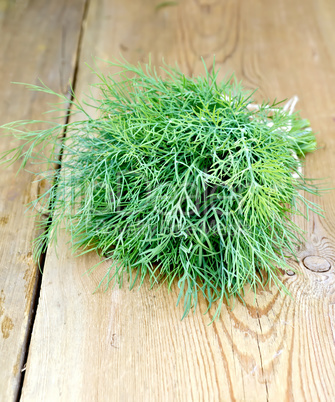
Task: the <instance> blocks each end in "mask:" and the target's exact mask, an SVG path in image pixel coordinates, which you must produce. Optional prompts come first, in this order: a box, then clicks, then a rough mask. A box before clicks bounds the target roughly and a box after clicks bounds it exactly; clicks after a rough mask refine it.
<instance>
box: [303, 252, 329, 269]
mask: <svg viewBox="0 0 335 402" xmlns="http://www.w3.org/2000/svg"><path fill="white" fill-rule="evenodd" d="M303 264H304V266H305V267H306V268H307V269H309V270H311V271H313V272H327V271H329V270H330V268H331V265H330V263H329V261H327V260H326V259H325V258H323V257H319V256H317V255H309V256H308V257H305V258H304V259H303Z"/></svg>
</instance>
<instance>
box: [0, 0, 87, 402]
mask: <svg viewBox="0 0 335 402" xmlns="http://www.w3.org/2000/svg"><path fill="white" fill-rule="evenodd" d="M84 5H85V0H75V1H73V2H71V5H67V1H66V0H50V1H43V0H36V1H34V2H27V1H20V2H13V1H10V0H2V1H0V38H1V41H0V93H1V97H0V124H4V123H8V122H10V121H13V120H19V119H41V118H43V117H42V112H44V111H45V110H47V105H46V102H50V101H53V99H50V97H49V98H48V97H47V96H45V95H43V94H41V93H33V92H31V91H28V90H26V89H25V88H24V87H23V86H18V85H13V84H11V81H19V82H27V83H36V84H37V79H38V78H41V79H43V80H44V81H46V82H48V84H49V85H50V86H51V87H52V88H53V89H54V90H56V91H61V92H64V93H66V92H67V89H68V88H67V87H68V83H69V80H70V79H71V78H72V77H73V72H74V67H75V59H76V51H77V44H78V38H79V32H80V27H81V20H82V16H83V10H84ZM16 145H17V144H15V141H13V140H11V138H10V137H4V136H2V141H1V143H0V152H3V151H5V150H7V149H10V148H12V147H14V146H16ZM18 166H19V165H18V164H15V165H13V166H12V167H10V168H9V169H7V170H4V169H3V168H2V169H0V239H1V242H0V259H1V263H0V328H1V332H0V400H1V401H6V402H7V401H13V400H16V398H17V395H18V392H19V390H20V386H21V385H20V381H21V376H22V373H21V368H22V364H23V360H24V358H25V354H26V346H27V340H28V338H29V332H28V331H29V330H30V321H31V319H32V307H33V301H34V294H35V291H36V286H37V283H38V274H37V273H38V270H37V266H36V264H34V263H33V261H32V258H31V241H32V239H33V237H34V236H35V234H36V233H35V229H34V218H33V217H32V216H31V215H32V214H31V213H26V214H25V213H24V212H25V210H26V204H27V203H28V202H30V201H31V200H32V199H33V198H35V197H36V195H37V192H38V191H39V189H38V188H37V186H36V184H32V183H31V181H32V175H31V174H29V173H21V174H20V175H18V176H16V171H17V169H18ZM28 169H31V170H33V169H34V166H32V165H29V166H28Z"/></svg>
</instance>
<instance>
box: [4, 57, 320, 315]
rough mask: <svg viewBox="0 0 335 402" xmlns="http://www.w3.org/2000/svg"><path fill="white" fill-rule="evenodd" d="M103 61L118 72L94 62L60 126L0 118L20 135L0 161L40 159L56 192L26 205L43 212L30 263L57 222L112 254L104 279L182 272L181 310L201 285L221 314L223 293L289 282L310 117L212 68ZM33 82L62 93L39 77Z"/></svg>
mask: <svg viewBox="0 0 335 402" xmlns="http://www.w3.org/2000/svg"><path fill="white" fill-rule="evenodd" d="M111 65H113V66H114V67H117V68H118V70H119V73H117V74H114V75H108V76H106V75H103V74H101V73H100V72H96V71H94V73H95V74H96V75H97V76H98V78H99V83H98V84H95V85H94V86H95V87H97V88H98V90H99V92H100V97H99V98H95V97H93V96H90V97H89V100H88V101H87V102H84V103H83V104H82V103H80V102H79V101H78V100H77V99H76V97H75V95H74V94H73V98H72V100H71V101H70V104H71V112H68V111H67V110H66V108H65V107H64V114H71V118H70V119H69V121H67V122H66V123H57V122H55V121H53V122H47V123H48V126H47V128H46V129H42V130H40V131H36V130H29V126H30V125H31V124H36V123H37V122H36V121H19V122H13V123H9V124H6V125H4V126H2V129H5V130H9V132H10V134H11V135H14V136H15V137H16V138H17V139H18V140H20V142H19V145H18V146H17V147H16V148H14V149H12V150H10V151H8V152H6V153H5V154H3V155H2V161H3V162H5V163H14V162H15V161H17V160H18V159H19V160H20V161H21V165H20V169H21V168H25V167H26V164H27V161H28V160H31V161H32V162H33V163H41V164H44V165H43V166H45V163H47V166H48V168H47V169H46V170H44V171H43V172H42V177H43V180H45V179H47V180H48V181H49V183H50V188H49V189H48V190H47V191H46V192H45V193H44V194H42V195H41V196H40V197H39V198H38V199H37V200H34V201H33V203H32V206H36V205H37V204H38V205H43V208H44V212H47V213H48V214H49V215H50V217H51V218H50V225H49V226H48V227H47V229H46V230H45V231H44V232H43V234H41V235H40V236H39V237H38V238H36V239H35V242H34V258H35V260H36V261H38V260H39V257H40V255H41V253H43V252H45V250H46V248H47V247H48V246H49V245H50V244H51V243H52V242H53V241H56V240H57V234H58V232H59V229H60V227H63V226H64V227H65V228H66V229H67V230H68V231H69V233H70V235H71V247H72V249H73V250H74V251H75V252H76V253H85V252H89V251H96V252H97V253H98V254H99V256H101V261H104V260H106V259H107V260H108V261H110V264H109V268H108V270H107V272H106V275H105V276H104V277H103V278H102V280H101V284H105V285H107V286H108V284H109V283H110V282H113V283H118V284H119V285H122V283H123V277H124V274H125V273H126V274H127V277H128V280H129V282H130V288H132V287H133V286H134V285H135V283H138V284H139V285H141V284H142V283H143V281H144V278H145V277H147V276H148V277H149V279H150V281H151V284H152V285H154V284H155V283H161V282H166V283H167V285H168V288H170V287H171V285H172V282H173V281H178V287H179V290H180V292H179V296H178V300H177V303H179V302H180V301H181V300H182V301H183V304H184V316H185V315H186V314H187V313H188V312H189V311H190V310H192V309H195V308H196V306H197V303H198V294H199V293H200V294H202V295H203V296H204V297H205V299H206V300H207V302H208V309H209V308H210V307H211V306H212V304H213V303H214V302H218V304H217V305H216V306H217V309H216V314H215V315H216V316H218V315H219V313H220V308H221V304H222V302H223V301H224V300H226V301H229V299H230V298H231V297H232V296H233V297H239V298H241V299H243V296H244V287H245V285H246V284H249V285H250V287H251V289H252V290H254V291H256V289H257V287H258V286H264V284H265V283H274V284H275V285H276V286H278V287H279V288H280V289H284V290H286V289H285V287H284V285H283V283H282V281H281V276H282V274H281V270H286V269H289V265H288V262H287V259H288V258H292V257H293V258H297V257H296V249H297V246H298V245H299V244H300V243H301V240H302V238H303V231H302V229H301V228H299V227H298V226H297V225H296V224H295V223H294V220H293V219H294V218H293V217H294V215H303V216H305V217H306V218H308V213H309V211H310V210H312V211H315V212H317V213H320V212H321V210H320V208H319V207H318V206H317V205H316V204H314V203H312V202H310V201H308V200H307V199H306V198H304V196H303V195H302V194H303V193H304V192H307V193H311V194H318V190H317V188H316V187H315V185H314V184H313V183H312V182H311V181H310V180H307V179H306V178H304V176H303V174H302V169H301V166H302V165H301V164H302V162H301V160H302V158H303V157H304V156H305V154H306V153H307V152H311V151H313V150H315V148H316V142H315V135H314V133H313V132H312V131H311V129H310V128H309V122H308V121H307V120H305V119H301V118H300V116H299V114H298V113H293V111H292V107H291V110H290V111H289V110H288V107H286V106H284V107H283V106H281V105H282V103H272V104H269V103H263V104H262V105H259V106H257V105H255V104H254V103H253V99H252V96H253V94H252V93H249V92H246V91H244V90H243V88H242V86H241V85H240V84H239V83H237V82H236V80H235V79H234V78H233V77H231V78H230V79H228V80H225V81H224V82H220V83H219V82H218V81H217V71H216V70H215V66H213V69H212V70H211V72H209V71H208V70H207V69H206V67H205V74H204V75H203V76H199V77H192V78H190V77H187V76H185V75H184V74H182V73H181V72H180V71H179V70H178V69H175V68H170V67H167V66H166V67H164V68H162V71H161V72H162V74H159V73H157V71H156V70H155V69H154V68H152V67H151V66H150V65H140V64H138V65H136V66H135V65H132V64H130V63H128V62H126V61H122V62H119V61H115V62H111ZM162 75H163V76H164V77H165V78H163V77H162ZM29 88H30V89H32V90H37V91H44V92H47V93H50V94H52V95H57V96H58V97H59V98H60V101H61V102H62V103H64V105H67V104H68V103H69V99H68V97H66V96H65V95H59V94H56V93H54V92H53V91H52V90H50V89H49V88H47V87H46V86H45V85H44V84H41V85H40V86H34V85H30V86H29ZM287 106H289V104H287ZM92 107H93V108H94V109H95V111H94V117H93V116H92V115H91V114H90V111H91V110H92ZM73 114H78V116H79V118H78V116H76V117H75V118H73V116H72V115H73ZM41 123H42V122H41ZM45 123H46V122H44V124H45ZM64 132H66V137H65V138H63V139H62V140H61V142H60V138H61V137H62V133H64ZM43 151H45V152H43ZM60 159H61V169H60V170H59V169H58V170H57V171H56V173H55V170H54V169H53V167H54V166H55V164H56V166H58V165H59V164H60ZM38 174H39V175H40V174H41V172H39V173H38ZM40 177H41V176H37V180H40ZM42 224H44V223H42V222H41V225H42Z"/></svg>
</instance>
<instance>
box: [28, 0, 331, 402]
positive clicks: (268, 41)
mask: <svg viewBox="0 0 335 402" xmlns="http://www.w3.org/2000/svg"><path fill="white" fill-rule="evenodd" d="M157 5H158V2H156V1H151V0H147V1H142V2H134V1H130V0H122V1H121V0H114V1H112V2H110V1H107V0H91V1H90V5H89V11H88V19H87V24H86V29H85V35H84V39H83V46H82V53H81V58H80V69H79V75H78V82H77V90H78V94H79V96H80V95H81V94H82V93H83V92H85V90H87V86H88V84H89V83H90V82H92V80H93V79H94V77H93V76H92V75H91V73H90V71H89V70H87V69H86V67H84V66H83V62H84V61H88V62H90V58H91V55H96V56H99V57H101V58H111V57H113V56H117V55H118V54H119V51H122V52H123V54H124V55H125V57H126V58H127V59H128V60H130V61H137V60H145V59H146V58H147V55H148V53H149V52H151V53H152V57H153V60H154V62H155V63H156V64H159V61H160V59H161V57H162V56H164V57H165V60H166V61H167V62H168V63H173V62H174V61H178V63H179V65H180V67H181V68H182V69H183V70H184V71H185V72H187V73H199V72H201V71H202V66H201V60H200V56H203V57H204V58H205V61H206V62H208V64H210V63H211V61H212V55H213V53H215V54H216V62H217V64H218V65H220V66H221V67H222V71H221V76H222V77H223V76H224V75H225V74H226V73H228V72H229V71H232V70H234V71H236V75H237V77H238V79H243V81H244V83H245V85H246V86H247V87H248V88H255V87H259V88H260V90H259V92H258V97H259V98H263V97H265V98H270V99H273V98H274V97H277V98H278V99H282V98H286V97H291V96H292V95H294V94H297V95H299V97H300V99H301V101H300V103H299V104H298V107H299V108H300V109H301V110H302V115H303V116H306V117H309V119H310V120H311V123H312V126H313V128H314V129H315V130H317V131H319V132H320V134H319V136H318V139H319V145H320V150H318V151H317V152H316V153H315V154H313V155H309V156H308V157H307V161H306V168H305V171H306V174H307V175H309V176H313V177H329V176H330V178H331V180H332V181H333V182H334V178H335V166H334V165H335V160H334V158H333V154H334V150H335V141H334V138H335V136H334V131H335V123H334V121H335V115H334V99H335V75H334V73H333V66H334V58H335V56H334V53H333V49H334V47H335V31H334V28H333V21H334V18H335V4H334V3H333V2H332V1H330V0H322V1H318V2H316V1H312V0H306V1H304V2H301V1H299V0H294V1H293V0H290V1H289V0H278V1H276V2H264V1H260V0H257V1H244V2H242V1H233V0H226V1H209V0H201V1H192V0H187V1H186V0H185V1H183V2H178V4H177V5H173V4H172V3H169V6H168V5H166V6H165V7H164V5H163V4H162V5H161V6H157ZM99 67H100V68H101V69H103V70H106V69H107V68H108V66H106V65H103V64H102V63H100V62H99ZM332 198H333V195H332V194H331V193H327V194H325V195H324V196H323V198H322V199H320V200H318V201H320V202H321V203H322V205H323V207H324V209H325V214H326V219H325V220H322V219H321V218H318V217H317V216H311V219H310V222H309V223H305V222H302V223H301V224H303V225H304V227H305V228H306V230H307V231H308V235H307V241H306V244H305V245H304V246H303V247H302V249H301V250H300V257H301V261H300V264H299V265H294V268H295V269H296V270H297V271H298V274H294V273H293V272H289V275H287V276H285V278H284V280H285V283H286V285H287V287H288V288H289V290H290V291H291V292H292V296H293V298H290V297H288V296H284V295H280V294H279V293H278V291H277V290H276V289H272V290H271V291H270V290H266V291H260V292H259V294H258V298H257V301H256V302H254V299H253V296H252V295H248V301H247V305H246V306H243V305H242V304H240V303H239V302H236V305H235V308H234V310H233V311H231V310H230V309H228V308H226V307H224V308H223V310H222V314H221V317H220V319H219V320H218V321H216V322H214V324H213V325H212V326H207V324H208V322H209V321H210V318H211V314H209V316H208V315H207V316H203V315H202V314H201V313H202V312H204V311H205V305H204V303H201V304H200V309H199V310H198V311H197V312H196V314H195V315H189V316H188V317H187V318H186V319H185V320H184V321H182V322H181V321H180V317H181V315H182V307H178V308H175V301H176V289H175V288H174V289H173V290H172V292H171V293H170V294H167V291H166V289H165V287H164V286H163V287H162V288H160V289H158V290H156V291H150V290H149V289H148V285H147V284H145V285H144V286H143V287H142V288H141V289H140V290H139V291H138V290H132V291H129V290H128V289H127V288H123V289H121V290H120V289H109V290H108V291H107V292H106V293H103V292H98V293H97V294H95V295H92V294H91V292H92V291H93V290H94V289H95V286H96V285H97V283H98V282H99V279H100V278H101V275H102V272H103V271H104V267H103V266H100V268H98V269H97V270H96V271H95V272H94V273H93V274H92V275H91V276H86V275H84V272H85V270H86V269H88V268H89V267H91V266H92V265H93V264H94V263H95V262H96V261H97V259H96V257H95V256H94V255H85V256H82V257H80V258H77V259H74V258H73V257H72V256H71V254H70V253H69V251H68V247H67V245H66V239H67V237H66V236H61V237H60V243H59V251H58V255H59V258H57V257H56V254H55V251H54V250H53V249H50V250H49V251H48V255H47V261H46V266H45V273H44V276H43V282H42V290H41V298H40V303H39V307H38V311H37V318H36V322H35V326H34V331H33V336H32V342H31V348H30V352H29V358H28V364H27V373H26V377H25V383H24V387H23V394H22V397H23V398H22V399H23V400H24V401H35V400H48V401H51V400H64V401H68V400H81V401H92V400H99V401H105V400H113V401H114V400H122V401H132V400H136V401H156V400H159V401H161V400H163V401H165V400H169V401H184V400H185V401H188V400H217V401H218V400H224V401H226V400H238V401H266V400H271V401H286V400H297V401H300V400H310V401H315V400H332V399H334V398H335V383H334V378H335V345H334V343H335V335H334V334H335V330H334V328H335V324H334V323H335V316H334V305H335V277H334V263H335V261H334V220H335V214H334V208H333V204H332ZM312 255H313V256H319V257H322V258H324V259H326V260H327V261H328V263H329V264H330V266H331V268H330V270H328V271H327V272H315V271H317V270H315V269H314V270H310V269H306V268H305V267H304V265H303V260H305V259H306V257H308V256H312ZM307 261H308V260H307ZM319 271H320V270H319Z"/></svg>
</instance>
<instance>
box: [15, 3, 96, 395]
mask: <svg viewBox="0 0 335 402" xmlns="http://www.w3.org/2000/svg"><path fill="white" fill-rule="evenodd" d="M89 3H90V0H85V4H84V11H83V17H82V20H81V25H80V33H79V40H78V46H77V50H76V53H75V64H74V69H73V75H72V85H71V88H69V89H68V96H69V98H70V102H69V103H68V104H67V105H66V118H65V124H67V123H68V122H69V119H70V115H69V112H70V109H71V101H72V100H73V93H74V91H75V89H76V82H77V76H78V70H79V60H80V54H81V48H82V40H83V34H84V30H85V21H86V18H87V14H88V9H89ZM71 89H72V91H71ZM66 134H67V133H66V130H64V132H63V134H62V137H61V142H62V140H63V139H64V138H65V137H66ZM62 148H63V147H61V153H60V156H59V165H58V166H57V167H56V168H55V176H54V177H55V179H54V180H57V179H56V175H57V172H58V171H59V170H60V169H61V167H62V165H61V163H62V155H63V152H62ZM51 203H52V201H50V204H51ZM51 223H52V216H50V217H49V218H48V219H47V222H46V226H45V229H44V231H47V230H48V227H49V226H50V225H51ZM47 252H48V247H46V248H45V251H44V252H43V253H42V254H41V258H40V261H39V270H38V273H37V277H36V283H35V289H34V292H33V297H32V302H31V307H30V312H29V318H28V326H27V332H26V339H25V342H24V344H23V355H24V357H23V360H22V365H21V367H20V380H19V386H18V392H17V395H16V398H15V401H16V402H19V401H20V399H21V395H22V389H23V383H24V378H25V370H26V364H27V360H28V354H29V347H30V342H31V337H32V333H33V329H34V323H35V318H36V312H37V307H38V302H39V298H40V293H41V284H42V274H43V270H44V264H45V259H46V255H47Z"/></svg>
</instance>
